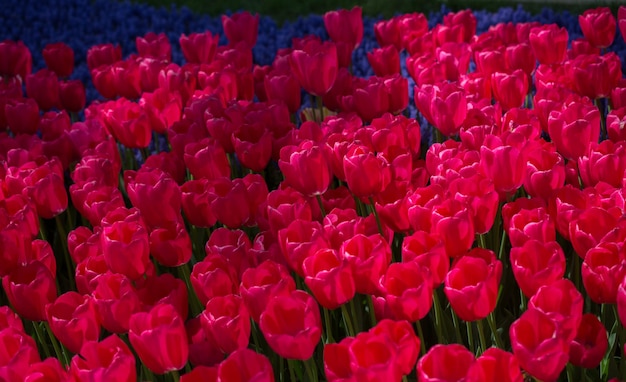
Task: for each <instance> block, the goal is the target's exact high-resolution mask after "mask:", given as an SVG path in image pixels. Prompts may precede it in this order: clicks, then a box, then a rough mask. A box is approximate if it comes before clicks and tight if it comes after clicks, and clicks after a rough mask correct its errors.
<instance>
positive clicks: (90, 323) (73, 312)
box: [46, 291, 100, 353]
mask: <svg viewBox="0 0 626 382" xmlns="http://www.w3.org/2000/svg"><path fill="white" fill-rule="evenodd" d="M46 315H47V319H48V323H49V324H50V328H51V329H52V333H53V334H54V335H55V337H57V338H58V339H59V341H61V343H62V344H63V346H65V347H66V348H67V349H68V350H69V351H70V352H72V353H78V352H79V351H80V349H81V348H82V346H83V344H84V343H85V342H87V341H98V339H99V338H100V321H99V319H98V316H97V312H96V306H95V303H94V302H93V299H92V298H91V296H88V295H80V294H79V293H76V292H73V291H70V292H67V293H64V294H62V295H61V296H59V297H58V298H57V299H56V300H55V301H54V303H52V304H49V305H48V306H46Z"/></svg>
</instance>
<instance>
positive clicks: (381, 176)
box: [343, 144, 391, 198]
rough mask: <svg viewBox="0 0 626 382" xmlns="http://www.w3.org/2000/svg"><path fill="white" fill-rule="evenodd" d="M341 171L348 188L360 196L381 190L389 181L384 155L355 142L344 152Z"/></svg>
mask: <svg viewBox="0 0 626 382" xmlns="http://www.w3.org/2000/svg"><path fill="white" fill-rule="evenodd" d="M343 171H344V173H345V175H346V182H347V183H348V188H350V191H352V193H353V194H354V195H356V196H357V197H361V198H363V197H365V198H367V197H370V196H374V195H376V194H377V193H379V192H382V191H383V190H384V189H385V188H386V187H387V186H388V185H389V183H390V182H391V166H390V165H389V163H388V162H387V160H386V159H385V157H384V156H381V155H376V154H374V153H373V152H371V151H370V150H369V149H368V148H367V147H366V146H362V145H357V144H355V145H354V146H352V148H351V149H350V150H349V151H348V152H347V153H346V155H345V157H344V159H343Z"/></svg>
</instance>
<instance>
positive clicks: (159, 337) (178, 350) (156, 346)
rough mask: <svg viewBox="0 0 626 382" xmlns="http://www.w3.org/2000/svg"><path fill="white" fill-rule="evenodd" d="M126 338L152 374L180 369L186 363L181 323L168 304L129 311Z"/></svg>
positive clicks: (187, 351)
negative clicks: (129, 316) (144, 309)
mask: <svg viewBox="0 0 626 382" xmlns="http://www.w3.org/2000/svg"><path fill="white" fill-rule="evenodd" d="M128 338H129V340H130V343H131V345H133V348H134V349H135V351H136V352H137V355H138V356H139V359H140V360H141V362H143V364H144V365H145V366H146V367H147V368H148V369H150V370H151V371H152V372H154V373H156V374H165V373H167V372H170V371H176V370H179V369H182V368H183V367H184V366H185V364H186V363H187V359H188V356H189V345H188V344H187V341H186V331H185V325H184V323H183V320H182V319H181V317H180V316H179V315H178V313H177V312H176V310H175V309H174V307H173V306H171V305H169V304H159V305H156V306H154V307H153V308H152V309H151V310H150V311H149V312H146V313H143V312H140V313H135V314H133V315H132V316H131V318H130V322H129V330H128Z"/></svg>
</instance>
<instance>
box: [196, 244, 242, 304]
mask: <svg viewBox="0 0 626 382" xmlns="http://www.w3.org/2000/svg"><path fill="white" fill-rule="evenodd" d="M190 278H191V286H192V287H193V290H194V291H195V292H196V295H197V296H198V299H199V300H200V303H201V304H202V305H206V303H207V302H209V300H211V299H212V298H213V297H215V296H226V295H229V294H236V293H237V290H238V288H239V279H238V278H237V271H236V270H235V268H234V267H233V265H231V264H230V263H229V262H228V261H227V260H226V259H225V258H224V257H222V256H220V255H217V254H214V255H210V256H207V257H205V258H204V260H202V261H200V262H198V263H196V264H195V265H194V266H193V270H192V271H191V277H190Z"/></svg>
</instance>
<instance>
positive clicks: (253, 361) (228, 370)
mask: <svg viewBox="0 0 626 382" xmlns="http://www.w3.org/2000/svg"><path fill="white" fill-rule="evenodd" d="M217 375H218V378H219V379H218V380H220V381H257V382H273V381H274V370H273V369H272V364H271V363H270V361H269V359H267V357H266V356H264V355H262V354H259V353H256V352H254V351H253V350H250V349H240V350H237V351H235V352H233V353H232V354H231V355H229V356H228V358H226V359H225V360H224V361H223V362H222V363H220V365H219V367H218V371H217ZM181 380H182V378H181ZM202 380H204V379H202Z"/></svg>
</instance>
